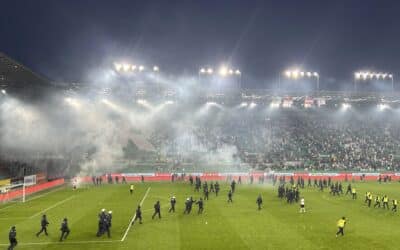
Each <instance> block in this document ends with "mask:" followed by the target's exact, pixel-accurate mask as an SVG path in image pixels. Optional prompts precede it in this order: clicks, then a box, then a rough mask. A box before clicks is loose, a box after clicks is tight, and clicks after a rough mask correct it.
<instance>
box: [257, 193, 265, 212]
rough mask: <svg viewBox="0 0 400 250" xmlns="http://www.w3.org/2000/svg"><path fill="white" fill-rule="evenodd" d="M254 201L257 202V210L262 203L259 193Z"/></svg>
mask: <svg viewBox="0 0 400 250" xmlns="http://www.w3.org/2000/svg"><path fill="white" fill-rule="evenodd" d="M256 203H257V206H258V210H261V205H262V203H263V199H262V197H261V194H259V195H258V197H257V200H256Z"/></svg>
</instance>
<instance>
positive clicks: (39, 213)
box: [29, 196, 75, 219]
mask: <svg viewBox="0 0 400 250" xmlns="http://www.w3.org/2000/svg"><path fill="white" fill-rule="evenodd" d="M74 197H75V196H71V197H68V198H66V199H64V200H62V201H59V202H57V203H56V204H54V205H53V206H50V207H48V208H46V209H45V210H42V211H40V212H38V213H36V214H34V215H32V216H31V217H29V219H32V218H35V217H36V216H38V215H41V214H44V213H45V212H47V211H49V210H50V209H53V208H55V207H57V206H58V205H61V204H63V203H64V202H67V201H69V200H71V199H72V198H74Z"/></svg>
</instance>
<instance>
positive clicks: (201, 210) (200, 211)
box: [196, 198, 204, 214]
mask: <svg viewBox="0 0 400 250" xmlns="http://www.w3.org/2000/svg"><path fill="white" fill-rule="evenodd" d="M196 204H197V205H199V211H198V212H197V214H202V213H203V210H204V202H203V199H202V198H200V199H199V201H198V202H196Z"/></svg>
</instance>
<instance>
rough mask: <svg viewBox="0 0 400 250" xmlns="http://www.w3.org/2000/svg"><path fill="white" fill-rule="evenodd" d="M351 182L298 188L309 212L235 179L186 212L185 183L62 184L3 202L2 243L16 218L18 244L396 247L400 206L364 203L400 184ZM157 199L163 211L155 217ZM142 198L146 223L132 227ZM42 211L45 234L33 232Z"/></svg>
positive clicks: (394, 193) (395, 192)
mask: <svg viewBox="0 0 400 250" xmlns="http://www.w3.org/2000/svg"><path fill="white" fill-rule="evenodd" d="M353 185H354V186H355V187H356V188H357V193H358V200H355V201H354V200H352V199H351V197H350V196H341V197H334V196H331V195H330V194H329V192H328V190H325V191H324V192H320V191H318V190H317V189H314V188H305V189H304V190H301V196H302V197H304V198H305V200H306V209H307V212H306V213H305V214H300V213H299V205H298V204H293V205H289V204H287V203H286V201H284V200H280V199H279V198H277V191H276V187H272V186H271V185H263V186H261V185H248V184H242V185H237V190H236V192H235V194H234V196H233V200H234V202H233V203H232V204H228V203H227V192H228V189H229V186H228V185H227V184H226V183H223V185H222V186H221V187H222V188H221V192H220V195H219V196H218V197H215V194H213V193H211V194H210V200H209V201H206V202H205V210H204V213H203V214H201V215H198V214H197V206H194V207H193V210H192V213H191V214H190V215H184V214H183V211H184V201H185V199H186V198H187V197H189V196H193V197H194V199H198V198H199V197H200V196H201V193H196V192H195V191H194V188H193V187H191V186H190V185H189V184H186V183H175V184H171V183H144V184H141V183H135V191H134V194H133V195H130V194H129V186H128V185H121V184H120V185H103V186H101V187H94V186H90V185H89V186H87V187H81V188H79V189H78V190H75V191H74V190H72V189H71V188H70V187H64V188H59V189H58V190H53V191H51V192H47V193H46V192H45V193H41V194H39V195H36V196H32V197H29V198H28V201H27V202H26V203H16V202H12V203H8V204H3V205H1V206H0V244H1V245H0V247H1V248H4V249H5V248H6V245H7V244H8V230H9V228H10V226H12V225H16V227H17V239H18V242H19V245H18V247H17V249H399V248H400V247H399V243H398V239H399V235H400V217H399V213H400V212H398V213H394V212H391V211H390V210H384V209H382V208H381V209H378V208H373V207H371V208H368V207H367V205H366V204H365V203H364V194H365V192H366V191H371V192H372V193H373V194H377V193H379V194H387V195H389V197H390V198H391V199H392V198H394V197H395V198H398V199H400V192H399V190H400V184H399V183H394V182H393V183H388V184H378V183H354V184H353ZM346 186H347V184H346V183H345V184H344V191H346ZM258 194H261V195H262V196H263V199H264V204H263V208H262V210H261V211H258V210H257V205H256V198H257V195H258ZM171 195H175V196H176V198H177V206H176V208H177V210H176V212H175V213H168V209H169V198H170V196H171ZM157 200H160V202H161V208H162V211H161V215H162V218H161V220H159V219H158V218H157V219H154V220H152V219H151V216H152V213H153V205H154V203H155V202H156V201H157ZM141 201H143V206H142V210H143V219H144V221H143V224H141V225H140V224H139V223H135V224H134V225H133V226H132V227H130V228H129V224H130V221H131V219H132V217H133V215H134V211H135V209H136V207H137V205H138V204H139V203H140V202H141ZM372 206H373V204H372ZM391 207H392V205H391V203H390V208H391ZM102 208H105V209H107V210H112V211H113V221H112V229H111V233H112V235H111V238H107V236H106V235H104V236H102V237H100V238H98V237H96V232H97V227H98V217H97V216H98V213H99V211H100V210H101V209H102ZM44 212H45V213H46V214H47V216H48V219H49V222H50V225H49V228H48V229H49V233H50V235H49V236H48V237H46V236H45V235H43V234H42V235H41V236H40V237H36V235H35V234H36V232H37V231H38V230H39V229H40V218H41V215H42V214H43V213H44ZM341 216H346V217H347V218H348V222H347V225H346V228H345V236H344V237H338V238H336V237H335V233H336V231H337V228H336V222H337V220H338V219H339V218H340V217H341ZM64 217H67V218H68V219H69V226H70V229H71V233H70V235H69V238H68V239H67V240H66V241H65V242H61V243H59V242H58V239H59V235H60V223H61V220H62V219H63V218H64Z"/></svg>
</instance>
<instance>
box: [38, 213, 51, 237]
mask: <svg viewBox="0 0 400 250" xmlns="http://www.w3.org/2000/svg"><path fill="white" fill-rule="evenodd" d="M48 225H49V222H48V221H47V217H46V215H45V214H44V215H43V216H42V220H41V221H40V226H41V229H40V231H39V232H38V233H37V234H36V237H39V235H40V234H41V233H43V232H44V234H45V235H46V236H48V235H49V234H48V233H47V226H48Z"/></svg>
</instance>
